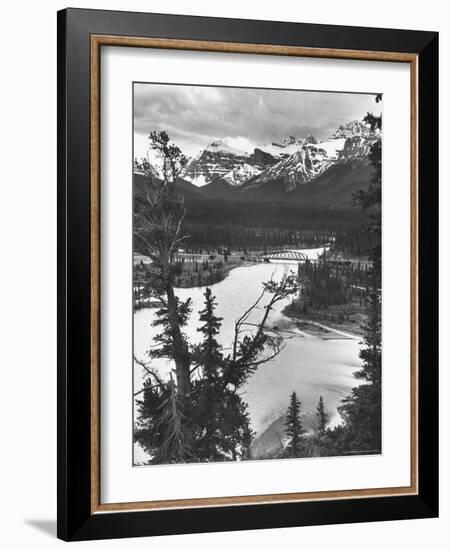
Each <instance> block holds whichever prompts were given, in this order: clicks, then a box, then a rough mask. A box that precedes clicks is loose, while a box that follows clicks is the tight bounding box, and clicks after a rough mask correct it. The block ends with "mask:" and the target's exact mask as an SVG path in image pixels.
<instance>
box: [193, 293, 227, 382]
mask: <svg viewBox="0 0 450 550" xmlns="http://www.w3.org/2000/svg"><path fill="white" fill-rule="evenodd" d="M204 296H205V305H204V309H203V310H202V311H200V314H199V320H200V322H201V323H203V324H202V325H201V326H200V327H199V328H198V329H197V330H198V331H199V332H201V333H202V334H203V342H202V343H201V345H200V354H201V361H202V370H203V374H204V376H205V377H206V378H209V379H211V378H214V377H216V376H217V373H218V368H219V365H220V360H221V354H220V353H219V349H220V346H219V343H218V342H217V339H216V338H217V335H218V334H219V332H220V327H221V325H222V317H217V316H216V315H214V310H215V308H216V306H217V303H216V300H215V297H214V296H213V295H212V292H211V289H210V288H207V289H206V290H205V293H204Z"/></svg>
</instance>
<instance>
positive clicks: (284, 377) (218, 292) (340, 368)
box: [134, 249, 361, 436]
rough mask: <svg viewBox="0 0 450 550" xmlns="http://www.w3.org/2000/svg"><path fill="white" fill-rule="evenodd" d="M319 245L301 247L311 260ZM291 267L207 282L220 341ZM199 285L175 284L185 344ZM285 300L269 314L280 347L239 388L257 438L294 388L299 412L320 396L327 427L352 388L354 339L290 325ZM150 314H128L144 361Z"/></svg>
mask: <svg viewBox="0 0 450 550" xmlns="http://www.w3.org/2000/svg"><path fill="white" fill-rule="evenodd" d="M322 250H323V249H314V250H312V249H310V250H301V252H303V253H305V254H307V256H308V257H309V258H311V259H314V258H316V257H317V256H318V255H319V254H320V253H321V252H322ZM296 269H297V264H296V263H289V262H286V261H284V262H283V263H280V262H277V263H261V264H257V265H254V266H247V267H239V268H236V269H234V270H232V271H231V272H230V273H229V274H228V276H227V277H226V278H225V279H224V280H223V281H221V282H219V283H216V284H214V285H211V290H212V292H213V294H214V295H215V296H216V299H217V304H218V305H217V309H216V314H217V315H218V316H220V317H222V318H223V321H222V329H221V333H220V338H219V340H220V343H221V345H222V346H223V347H224V348H227V347H229V346H230V345H231V342H232V335H233V329H234V322H235V320H236V319H237V318H238V317H239V316H240V315H242V312H243V311H245V310H246V309H247V308H249V307H250V305H251V304H252V303H254V302H255V300H256V299H257V297H258V296H259V294H260V293H261V290H262V286H261V285H262V283H263V282H264V281H268V280H270V279H271V278H273V279H275V280H277V279H279V278H280V277H281V276H282V275H283V273H284V272H285V271H289V270H295V271H296ZM204 291H205V287H196V288H188V289H186V288H180V289H177V295H178V296H179V297H180V298H181V299H186V298H187V297H190V298H191V299H192V304H193V312H192V315H191V320H190V323H189V326H188V327H187V329H186V333H187V336H188V338H189V340H190V341H191V342H199V341H200V338H201V335H200V333H199V332H198V331H197V327H198V312H199V311H200V310H201V309H203V301H204V297H203V293H204ZM288 303H289V299H287V300H286V301H284V302H279V303H277V304H276V305H275V308H274V309H273V311H272V312H271V313H270V316H269V326H274V325H276V326H277V327H278V328H279V329H282V330H284V331H286V332H285V333H284V334H285V335H286V336H287V339H286V341H285V347H284V349H283V350H282V351H281V352H280V354H279V355H278V356H277V357H276V358H275V359H273V360H272V361H270V362H268V363H265V364H263V365H260V367H259V368H258V370H257V371H256V372H255V373H254V374H253V375H252V376H251V377H250V378H249V380H248V381H247V383H246V385H245V387H244V388H243V389H242V395H243V398H244V399H245V400H246V402H247V403H248V410H249V415H250V419H251V425H252V428H253V430H254V431H255V432H256V434H257V436H259V435H261V434H262V433H263V432H264V431H265V430H266V429H267V428H268V427H269V426H270V425H271V424H272V423H273V422H274V421H277V419H280V417H281V416H282V415H283V414H284V413H285V411H286V409H287V407H288V405H289V396H290V394H291V393H292V392H293V391H295V392H296V393H297V396H298V397H299V399H300V401H301V402H302V409H301V410H302V412H303V413H306V414H310V416H312V414H313V413H314V410H315V407H316V405H317V401H318V399H319V396H320V395H322V396H323V399H324V402H325V406H326V410H327V412H328V414H329V416H330V425H336V424H337V423H339V421H340V417H339V413H338V412H337V407H338V405H339V404H340V401H341V399H342V398H343V397H345V396H346V395H348V394H349V393H350V391H351V389H352V387H354V386H355V384H356V382H355V378H354V377H353V372H354V370H355V369H357V368H358V367H359V366H360V359H359V357H358V353H359V349H360V343H359V342H360V340H361V339H360V338H359V337H355V338H343V337H342V336H341V335H338V334H336V338H333V337H330V334H327V338H326V339H324V338H322V337H320V336H317V335H311V334H307V333H305V332H302V331H300V330H299V329H297V328H296V326H295V324H294V323H293V322H292V321H291V320H290V319H289V318H287V317H286V316H284V315H283V314H282V313H281V311H282V310H283V308H284V307H285V306H286V305H287V304H288ZM261 314H262V311H261V310H260V309H259V310H256V311H254V312H253V313H252V316H251V319H250V320H251V321H253V322H256V321H257V320H258V319H259V318H260V316H261ZM154 316H155V310H154V309H142V310H139V311H137V312H136V313H135V315H134V353H135V355H136V357H138V358H141V359H144V360H145V353H146V350H148V348H149V346H150V345H151V343H152V342H151V339H152V333H153V332H154V329H153V327H152V326H151V323H152V320H153V319H154ZM152 366H156V367H157V368H158V371H159V372H160V374H162V375H163V376H168V373H169V372H170V369H171V368H172V366H171V364H170V362H169V361H166V360H162V359H159V360H157V361H154V362H152ZM141 384H142V370H141V368H140V367H138V366H136V369H135V391H138V390H139V388H140V387H141Z"/></svg>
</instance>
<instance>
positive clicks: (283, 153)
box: [258, 135, 317, 159]
mask: <svg viewBox="0 0 450 550" xmlns="http://www.w3.org/2000/svg"><path fill="white" fill-rule="evenodd" d="M308 143H317V142H316V139H315V138H314V137H313V136H311V135H310V136H308V137H307V138H304V139H303V138H298V137H295V136H289V137H288V138H286V139H284V140H283V141H281V142H279V143H277V142H275V141H274V142H272V143H269V144H267V145H263V146H261V147H258V149H260V150H261V151H263V152H264V153H268V154H269V155H271V156H272V157H274V158H276V159H281V158H286V157H288V156H289V155H293V154H294V153H295V152H296V151H298V150H299V149H300V148H301V147H303V145H306V144H308Z"/></svg>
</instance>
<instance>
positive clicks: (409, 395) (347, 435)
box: [58, 9, 438, 540]
mask: <svg viewBox="0 0 450 550" xmlns="http://www.w3.org/2000/svg"><path fill="white" fill-rule="evenodd" d="M58 56H59V57H58V143H59V149H58V208H59V220H58V243H59V245H58V249H59V258H58V267H59V278H58V281H59V288H58V296H59V321H58V330H59V338H58V340H59V349H58V357H59V361H58V536H59V537H60V538H62V539H64V540H86V539H99V538H113V537H131V536H148V535H162V534H172V533H173V534H176V533H178V534H179V533H195V532H197V533H198V532H205V531H227V530H240V529H257V528H276V527H287V526H301V525H317V524H327V523H343V522H361V521H364V522H365V521H378V520H394V519H407V518H425V517H435V516H437V514H438V452H437V445H438V418H437V411H438V392H437V388H438V373H437V366H438V362H437V349H438V348H437V335H438V331H437V311H438V310H437V304H438V301H437V216H438V210H437V195H438V190H437V189H438V185H437V184H438V181H437V180H438V176H437V174H438V171H437V170H438V158H437V156H438V145H437V141H438V97H437V95H438V84H437V82H438V36H437V33H434V32H425V31H408V30H389V29H374V28H356V27H355V28H354V27H341V26H326V25H312V24H300V23H279V22H270V21H250V20H239V19H235V20H234V19H233V20H232V19H215V18H204V17H190V16H172V15H155V14H146V13H129V12H110V11H97V10H81V9H67V10H63V11H61V12H59V13H58Z"/></svg>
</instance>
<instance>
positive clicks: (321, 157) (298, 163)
mask: <svg viewBox="0 0 450 550" xmlns="http://www.w3.org/2000/svg"><path fill="white" fill-rule="evenodd" d="M331 162H332V161H331V160H330V158H329V157H328V155H327V152H326V151H325V149H322V148H320V147H319V146H316V145H313V144H312V143H308V144H305V145H303V146H302V147H301V148H300V149H298V150H297V151H295V153H293V154H292V155H290V156H288V157H287V158H284V159H283V160H281V161H280V162H278V163H277V164H275V166H272V167H271V168H268V169H267V170H265V171H264V172H262V173H261V174H260V175H259V177H257V178H256V179H253V180H252V181H251V182H249V184H248V188H251V187H254V186H259V185H261V184H264V183H267V182H270V181H278V180H281V182H282V185H284V188H285V191H292V190H293V189H295V188H296V187H298V186H299V185H301V184H303V183H307V182H309V181H311V180H312V179H313V178H314V177H316V176H317V175H319V174H320V173H321V172H323V171H324V170H325V169H326V168H327V167H328V166H329V165H330V163H331Z"/></svg>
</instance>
